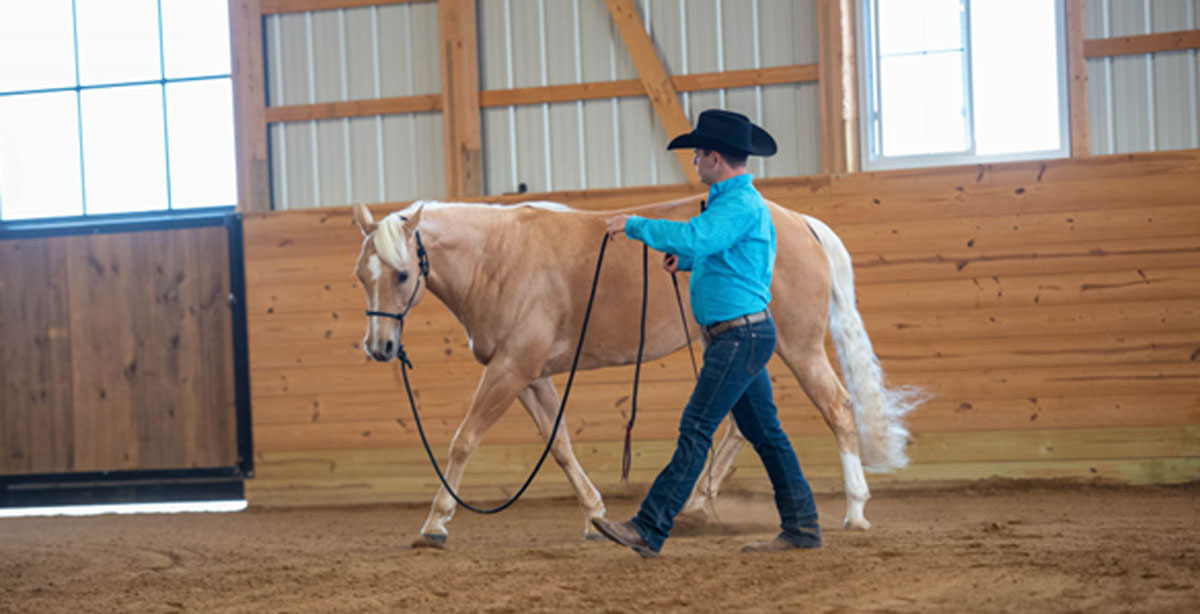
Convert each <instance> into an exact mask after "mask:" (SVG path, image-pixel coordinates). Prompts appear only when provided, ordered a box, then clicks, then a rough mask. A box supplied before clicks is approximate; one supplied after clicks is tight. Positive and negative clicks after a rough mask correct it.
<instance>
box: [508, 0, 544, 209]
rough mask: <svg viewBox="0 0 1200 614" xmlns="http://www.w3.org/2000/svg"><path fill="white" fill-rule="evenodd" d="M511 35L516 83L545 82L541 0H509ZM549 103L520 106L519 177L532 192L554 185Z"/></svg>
mask: <svg viewBox="0 0 1200 614" xmlns="http://www.w3.org/2000/svg"><path fill="white" fill-rule="evenodd" d="M508 2H509V6H510V8H509V10H510V21H509V27H510V28H511V37H510V38H509V41H508V43H509V44H508V46H509V49H510V52H511V55H512V86H513V87H536V86H540V85H545V83H544V82H543V79H542V76H543V74H544V71H543V66H544V65H543V62H542V29H541V27H540V23H541V19H542V18H541V6H540V5H541V3H540V2H539V1H538V0H508ZM544 106H545V105H523V106H520V107H517V108H516V111H515V113H514V117H513V123H514V125H513V130H514V131H515V135H516V148H517V181H518V182H519V183H525V184H526V185H527V186H528V187H529V190H530V191H531V192H544V191H548V190H551V189H553V184H552V182H551V181H550V177H549V176H548V173H547V163H548V161H549V159H550V158H549V157H548V154H549V152H547V151H546V139H547V134H546V130H545V129H546V126H545V119H546V118H545V113H546V111H545V109H544V108H543V107H544Z"/></svg>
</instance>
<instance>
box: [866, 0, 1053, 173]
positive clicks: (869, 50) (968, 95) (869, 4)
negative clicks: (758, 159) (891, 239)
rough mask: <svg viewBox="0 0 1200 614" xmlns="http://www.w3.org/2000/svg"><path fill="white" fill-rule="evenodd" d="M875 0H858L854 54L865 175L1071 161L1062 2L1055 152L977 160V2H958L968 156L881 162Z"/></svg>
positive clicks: (983, 156)
mask: <svg viewBox="0 0 1200 614" xmlns="http://www.w3.org/2000/svg"><path fill="white" fill-rule="evenodd" d="M878 2H879V0H859V2H858V3H857V4H858V6H857V8H858V11H857V14H858V17H857V19H856V22H857V23H856V24H855V26H856V35H857V36H856V38H857V45H856V46H857V52H858V54H859V57H860V58H862V60H861V62H860V70H859V71H858V105H859V109H861V112H860V113H859V119H858V121H859V126H858V128H859V130H858V133H859V151H860V154H859V163H860V164H861V168H862V170H864V171H883V170H894V169H911V168H924V167H935V166H958V165H968V164H989V163H994V162H1018V161H1028V160H1048V159H1058V158H1069V157H1071V125H1070V100H1069V83H1068V81H1069V74H1068V70H1067V33H1066V2H1065V0H1054V19H1055V24H1054V31H1055V33H1056V44H1055V56H1056V61H1057V67H1058V70H1057V73H1058V79H1057V86H1058V105H1057V106H1058V132H1059V141H1058V142H1059V147H1058V149H1042V150H1032V151H1023V152H1016V153H1000V154H977V153H975V151H976V148H977V143H976V137H975V132H976V130H975V100H974V75H973V74H972V73H973V71H972V62H973V51H972V37H971V8H972V4H973V3H974V2H975V0H961V2H962V4H963V15H962V19H961V22H960V23H961V27H962V37H963V88H964V90H963V104H964V105H965V107H966V109H965V114H966V130H965V135H966V137H967V140H968V148H967V150H966V151H961V152H949V153H929V154H910V155H902V156H885V155H883V154H882V147H881V144H880V138H881V137H880V134H881V132H882V121H883V120H882V119H881V118H880V117H879V115H880V110H879V105H878V102H879V92H878V90H879V82H880V79H879V72H878V68H879V64H880V60H879V44H878V43H879V29H878V27H877V24H876V23H875V20H876V19H877V4H878Z"/></svg>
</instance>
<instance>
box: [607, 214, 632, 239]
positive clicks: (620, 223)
mask: <svg viewBox="0 0 1200 614" xmlns="http://www.w3.org/2000/svg"><path fill="white" fill-rule="evenodd" d="M628 219H629V216H628V215H615V216H613V217H610V218H608V221H606V222H605V224H606V225H607V226H608V238H610V239H611V238H613V237H616V236H617V235H619V234H621V233H623V232H625V221H626V220H628Z"/></svg>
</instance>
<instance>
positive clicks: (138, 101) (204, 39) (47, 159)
mask: <svg viewBox="0 0 1200 614" xmlns="http://www.w3.org/2000/svg"><path fill="white" fill-rule="evenodd" d="M236 184H237V180H236V171H235V157H234V133H233V84H232V79H231V78H230V51H229V15H228V2H227V0H38V1H37V2H31V1H30V2H0V221H10V220H20V219H31V218H46V217H61V216H80V215H95V214H105V213H127V212H136V211H163V210H175V209H185V208H194V207H206V206H223V205H233V204H235V203H236V201H237V185H236Z"/></svg>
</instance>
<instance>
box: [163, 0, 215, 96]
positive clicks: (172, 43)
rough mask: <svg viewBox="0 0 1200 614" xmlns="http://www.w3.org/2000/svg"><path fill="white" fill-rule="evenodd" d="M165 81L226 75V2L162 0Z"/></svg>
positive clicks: (212, 0) (211, 0) (213, 0)
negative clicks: (166, 79)
mask: <svg viewBox="0 0 1200 614" xmlns="http://www.w3.org/2000/svg"><path fill="white" fill-rule="evenodd" d="M162 11H163V16H162V18H163V24H162V25H163V55H164V56H165V59H166V74H167V78H168V79H179V78H183V77H200V76H206V75H227V74H229V2H228V0H162Z"/></svg>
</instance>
